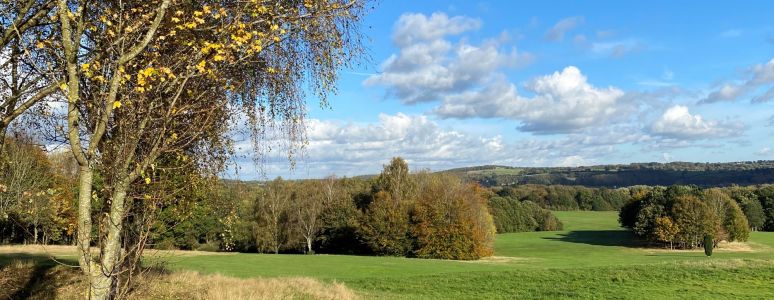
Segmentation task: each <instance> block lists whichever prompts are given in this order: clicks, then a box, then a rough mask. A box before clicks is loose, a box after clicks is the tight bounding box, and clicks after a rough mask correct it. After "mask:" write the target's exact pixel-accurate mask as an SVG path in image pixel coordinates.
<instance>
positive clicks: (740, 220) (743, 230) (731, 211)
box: [722, 199, 750, 242]
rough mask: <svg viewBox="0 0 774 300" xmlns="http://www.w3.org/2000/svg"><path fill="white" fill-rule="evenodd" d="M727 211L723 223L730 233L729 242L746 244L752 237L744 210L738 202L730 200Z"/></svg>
mask: <svg viewBox="0 0 774 300" xmlns="http://www.w3.org/2000/svg"><path fill="white" fill-rule="evenodd" d="M725 210H726V211H725V213H724V215H725V219H723V221H722V222H723V228H725V230H726V232H727V233H728V240H729V241H740V242H746V241H747V239H748V238H749V237H750V223H748V222H747V218H746V217H745V216H744V213H743V212H742V209H741V208H740V207H739V205H738V204H737V203H736V202H734V201H733V200H731V199H728V200H727V202H726V204H725Z"/></svg>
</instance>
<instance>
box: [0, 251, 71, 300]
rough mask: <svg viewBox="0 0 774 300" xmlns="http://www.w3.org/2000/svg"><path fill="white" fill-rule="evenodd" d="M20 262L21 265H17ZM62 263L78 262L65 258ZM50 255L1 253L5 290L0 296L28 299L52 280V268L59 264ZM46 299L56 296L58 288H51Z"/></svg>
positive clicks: (1, 274)
mask: <svg viewBox="0 0 774 300" xmlns="http://www.w3.org/2000/svg"><path fill="white" fill-rule="evenodd" d="M14 262H19V263H20V265H15V264H14ZM60 262H61V263H65V264H69V265H73V264H77V262H76V261H74V260H64V261H61V260H60ZM59 264H60V263H57V262H56V261H54V260H52V259H51V258H50V257H48V256H46V255H41V254H29V253H3V254H0V279H2V280H0V281H4V282H5V285H4V286H3V287H2V288H3V289H4V291H2V292H0V295H2V296H0V298H2V297H7V298H8V299H27V298H29V297H31V296H32V295H33V294H36V290H39V289H40V288H41V286H45V284H47V283H48V282H50V281H52V280H53V278H51V277H52V274H51V272H50V271H51V269H52V268H54V267H56V266H57V265H59ZM44 298H46V299H48V298H51V299H55V298H56V290H49V291H48V292H47V293H46V294H45V297H44Z"/></svg>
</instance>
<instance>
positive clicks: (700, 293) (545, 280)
mask: <svg viewBox="0 0 774 300" xmlns="http://www.w3.org/2000/svg"><path fill="white" fill-rule="evenodd" d="M555 214H556V215H557V216H558V217H559V219H560V220H561V221H562V222H563V223H564V224H565V230H564V231H559V232H528V233H510V234H500V235H498V236H497V240H496V244H495V256H493V257H489V258H485V259H481V260H478V261H444V260H431V259H411V258H397V257H369V256H347V255H290V254H287V255H285V254H280V255H272V254H248V253H238V254H225V253H224V254H220V253H218V254H208V253H197V252H158V253H155V254H153V252H152V251H149V253H148V255H151V257H149V259H148V260H149V261H164V264H165V265H166V267H167V268H168V269H170V270H173V271H175V272H183V271H196V272H199V273H202V274H215V273H217V274H220V275H223V276H227V277H238V278H256V277H261V278H268V277H270V278H275V277H308V278H314V279H317V280H319V281H322V282H325V283H334V282H335V283H339V284H343V285H344V286H346V287H347V288H349V289H351V290H352V291H353V292H354V293H355V294H356V295H357V297H359V298H365V299H370V298H377V299H396V298H398V299H429V298H434V299H442V298H467V299H492V298H494V299H497V298H502V299H505V298H511V299H512V298H551V299H555V298H600V297H601V298H624V299H641V298H643V297H647V298H651V299H652V298H705V299H707V298H714V299H721V298H724V299H727V298H748V299H766V298H768V299H771V298H774V285H772V282H774V233H769V232H753V233H752V234H751V237H750V241H749V242H748V243H745V244H736V243H732V244H723V245H721V246H720V247H719V249H717V250H716V251H715V254H714V255H713V256H712V257H711V258H707V257H706V256H705V255H704V253H703V252H702V251H701V250H691V251H687V250H674V251H671V250H666V249H664V250H660V249H653V248H643V247H641V245H639V244H637V243H636V242H634V240H633V237H632V236H631V235H630V233H629V232H627V231H625V230H623V229H621V228H620V227H619V226H618V223H617V214H616V213H615V212H561V211H560V212H555ZM13 249H26V250H25V251H27V252H29V251H30V250H29V249H28V248H21V247H16V248H14V247H13V246H11V247H3V248H2V249H1V250H0V251H1V252H2V253H1V254H0V263H2V264H3V265H5V264H8V263H9V262H10V261H12V260H14V259H18V258H20V257H23V256H26V257H27V258H31V257H37V258H40V253H37V254H35V253H27V254H26V255H23V254H21V253H18V251H17V253H14V251H13ZM53 254H54V255H55V256H56V257H58V258H60V259H64V260H66V261H72V259H73V258H74V256H72V255H71V254H69V253H67V252H63V251H58V252H55V253H53Z"/></svg>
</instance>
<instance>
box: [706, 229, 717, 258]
mask: <svg viewBox="0 0 774 300" xmlns="http://www.w3.org/2000/svg"><path fill="white" fill-rule="evenodd" d="M713 248H715V245H714V242H713V241H712V236H711V235H709V234H707V235H705V236H704V255H706V256H707V257H710V256H712V249H713Z"/></svg>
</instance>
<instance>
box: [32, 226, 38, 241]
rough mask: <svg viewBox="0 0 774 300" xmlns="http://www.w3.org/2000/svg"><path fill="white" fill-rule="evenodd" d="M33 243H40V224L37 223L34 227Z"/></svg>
mask: <svg viewBox="0 0 774 300" xmlns="http://www.w3.org/2000/svg"><path fill="white" fill-rule="evenodd" d="M32 243H33V244H37V243H38V224H37V222H35V224H33V225H32Z"/></svg>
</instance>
